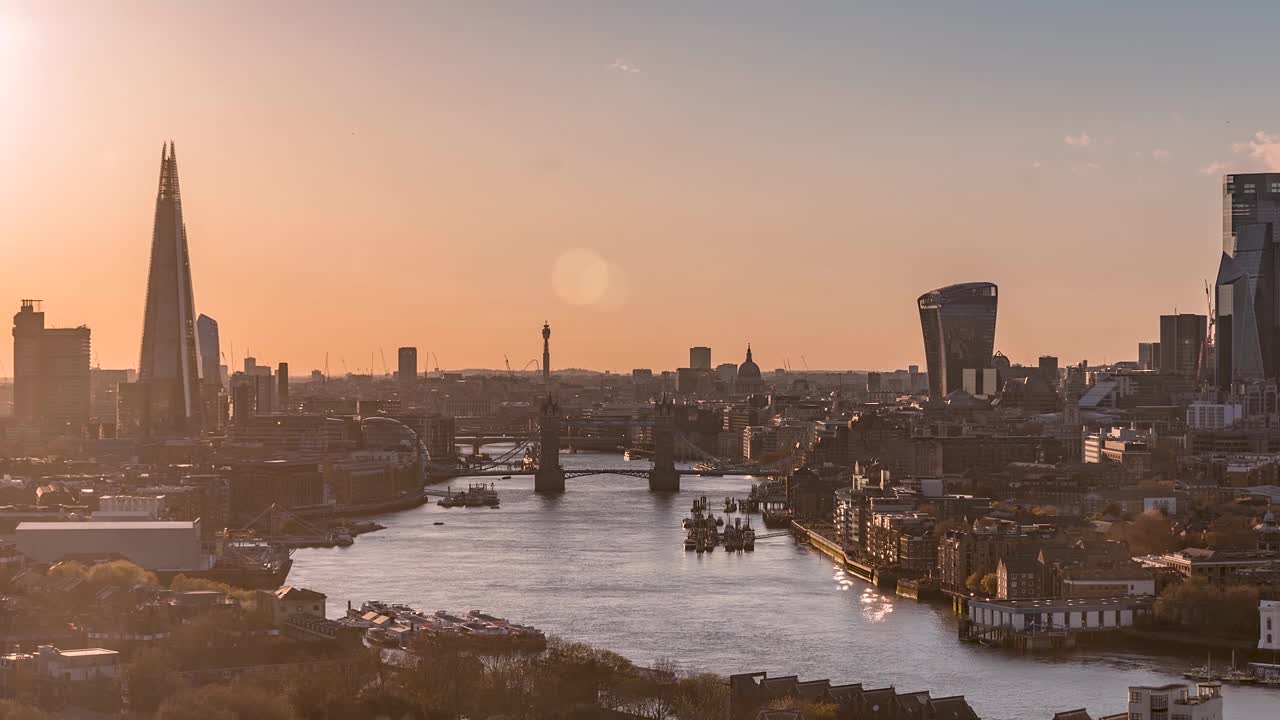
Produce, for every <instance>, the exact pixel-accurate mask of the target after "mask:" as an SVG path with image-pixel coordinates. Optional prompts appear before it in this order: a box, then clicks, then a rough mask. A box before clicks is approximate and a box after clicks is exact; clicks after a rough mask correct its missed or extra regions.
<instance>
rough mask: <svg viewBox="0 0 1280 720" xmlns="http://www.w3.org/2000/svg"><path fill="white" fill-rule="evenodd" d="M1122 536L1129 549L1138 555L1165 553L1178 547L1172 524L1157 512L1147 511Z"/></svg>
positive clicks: (1130, 524) (1134, 520)
mask: <svg viewBox="0 0 1280 720" xmlns="http://www.w3.org/2000/svg"><path fill="white" fill-rule="evenodd" d="M1124 535H1125V539H1126V540H1127V541H1128V543H1129V549H1130V550H1132V551H1133V552H1134V553H1136V554H1138V555H1154V554H1159V553H1166V552H1169V551H1170V550H1175V549H1177V548H1178V546H1179V543H1178V538H1177V536H1176V535H1175V534H1174V532H1173V523H1171V522H1170V521H1169V518H1167V517H1165V515H1164V513H1162V512H1160V511H1159V510H1148V511H1147V512H1144V513H1142V514H1141V515H1139V516H1137V517H1136V518H1134V519H1133V522H1131V523H1129V525H1128V527H1127V528H1126V529H1125V533H1124Z"/></svg>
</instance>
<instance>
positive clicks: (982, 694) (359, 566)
mask: <svg viewBox="0 0 1280 720" xmlns="http://www.w3.org/2000/svg"><path fill="white" fill-rule="evenodd" d="M564 463H565V467H566V469H570V470H572V469H575V468H591V467H611V466H617V465H620V464H621V460H620V459H619V458H618V457H616V456H604V455H597V454H586V453H584V454H579V455H573V456H564ZM488 481H489V479H488V478H486V479H485V482H486V483H487V482H488ZM752 481H753V478H749V477H744V476H735V475H730V476H726V477H714V478H713V477H697V476H693V475H687V476H685V477H684V478H682V480H681V485H682V492H681V493H679V494H663V493H651V492H649V488H648V483H647V481H645V480H644V479H641V478H631V477H625V476H600V477H592V478H583V479H581V480H577V481H574V482H572V483H570V484H569V486H568V490H567V492H565V493H564V494H562V495H556V496H544V495H539V494H537V493H535V492H533V478H531V477H528V476H522V475H514V476H512V478H511V479H510V480H505V481H500V482H498V491H499V492H500V493H501V495H502V511H501V512H489V511H484V512H459V511H457V510H446V509H445V508H441V507H438V506H436V505H435V504H434V503H430V504H427V505H425V506H423V507H420V508H417V509H414V510H410V511H407V512H401V513H396V514H394V515H384V516H380V517H377V518H372V519H374V520H376V521H377V522H379V523H381V524H383V525H386V526H387V529H386V530H382V531H380V532H377V533H373V534H371V535H368V536H366V537H362V538H360V540H359V542H357V543H356V544H355V545H353V546H351V547H348V548H344V549H342V550H341V551H336V550H299V551H297V552H296V553H295V554H294V556H293V557H294V560H295V565H294V569H293V572H292V573H291V575H290V577H289V581H290V583H291V584H294V585H297V586H300V587H305V588H315V589H322V590H323V591H324V592H325V593H326V594H327V595H328V596H329V597H328V601H327V605H328V608H329V609H330V611H331V612H332V613H333V614H334V615H337V614H338V613H339V612H341V611H344V610H345V605H346V601H347V600H351V601H352V602H353V603H355V604H356V605H357V606H358V605H359V604H360V603H361V602H362V601H363V600H365V599H368V598H379V599H382V600H385V601H387V602H403V603H405V604H408V605H412V606H415V607H457V608H485V609H487V610H488V611H490V612H493V613H495V614H497V615H500V616H502V617H509V618H519V619H520V621H521V622H527V623H529V624H532V625H535V626H537V627H539V628H541V629H542V630H543V631H544V632H546V633H547V634H548V636H551V635H559V636H562V637H566V638H571V639H573V640H575V641H580V642H584V643H588V644H591V645H594V646H596V647H607V648H611V649H613V650H615V651H617V652H619V653H621V654H622V655H624V656H626V657H628V658H631V659H633V660H634V661H635V662H637V663H638V664H642V665H651V664H654V663H656V662H658V661H659V660H664V659H667V660H671V661H674V662H676V663H678V664H679V665H680V666H681V667H683V668H704V669H707V670H712V671H716V672H719V673H722V674H724V675H731V674H734V673H739V672H755V671H760V670H768V671H769V672H770V675H771V676H773V675H774V674H787V675H790V674H796V675H799V676H800V677H813V678H823V677H831V678H848V679H856V680H857V681H859V682H863V683H865V684H866V686H868V687H888V686H889V685H895V686H896V687H899V688H903V689H904V690H917V689H924V688H929V689H930V690H931V691H932V692H933V694H934V695H935V696H944V695H949V694H954V695H960V694H964V695H966V697H967V698H968V699H969V700H970V703H971V704H972V705H973V707H974V709H975V710H976V711H977V713H978V715H979V716H980V717H982V718H984V720H1023V719H1024V718H1037V717H1048V716H1049V715H1052V712H1050V713H1047V714H1046V713H1045V712H1044V711H1045V709H1046V708H1055V709H1061V708H1069V707H1080V706H1081V705H1085V706H1087V707H1088V709H1089V710H1090V712H1091V713H1092V714H1093V715H1094V716H1095V717H1096V716H1098V715H1101V714H1106V713H1110V712H1114V711H1115V703H1114V701H1113V700H1112V699H1113V698H1117V697H1118V698H1123V697H1124V695H1125V693H1126V692H1127V688H1128V686H1129V685H1162V684H1166V683H1170V682H1180V681H1182V679H1183V678H1182V673H1183V672H1185V671H1186V670H1187V669H1188V668H1189V667H1191V666H1193V665H1197V664H1203V663H1204V659H1205V656H1204V653H1199V652H1178V651H1176V650H1175V651H1173V652H1157V651H1155V650H1151V651H1147V650H1144V649H1142V648H1140V647H1139V648H1133V649H1128V648H1126V649H1124V650H1120V651H1116V650H1113V649H1112V648H1109V647H1108V648H1089V649H1087V650H1082V651H1078V652H1074V653H1054V654H1024V653H1016V652H1012V651H1004V650H999V649H993V648H985V647H980V646H977V645H972V644H968V643H961V642H958V641H957V639H956V636H957V625H958V620H957V618H956V616H955V615H953V614H952V613H951V612H950V609H949V608H942V607H939V606H937V605H934V604H931V603H917V602H914V601H912V600H908V599H906V598H903V597H899V596H896V595H894V594H893V593H892V592H889V591H885V590H880V589H878V588H876V587H875V586H873V585H871V584H870V583H868V582H865V581H864V580H863V579H861V578H859V577H853V575H854V574H855V573H854V572H853V571H852V567H853V566H852V565H850V566H848V567H850V568H851V569H850V570H844V569H843V568H844V567H846V566H845V565H843V564H841V563H839V562H837V561H836V560H834V559H832V558H831V557H830V556H828V555H827V554H826V553H822V552H814V551H813V549H811V548H810V547H807V546H806V545H807V543H806V545H801V544H798V543H796V542H795V541H794V538H793V536H790V535H784V536H780V537H773V538H768V539H761V540H758V541H757V542H756V549H755V552H753V553H725V552H714V553H705V554H703V555H701V556H699V555H697V554H696V553H687V552H685V551H684V548H683V544H682V541H683V539H684V532H683V530H682V528H681V524H680V523H681V520H683V519H684V518H685V516H687V514H688V511H689V503H690V501H691V500H692V498H694V497H700V496H703V495H705V496H707V497H709V498H723V497H728V496H734V497H738V498H741V497H745V495H746V492H747V491H748V490H749V489H750V487H751V483H752ZM757 481H758V480H757ZM458 482H461V483H464V484H465V483H466V482H467V479H466V478H463V479H461V480H459V481H458ZM474 482H479V479H478V478H477V479H475V480H474ZM758 518H759V515H755V516H753V517H752V522H753V524H758ZM436 521H446V524H445V525H435V524H434V523H435V522H436ZM406 566H411V567H413V568H415V571H413V572H405V571H404V568H405V567H406ZM833 566H835V567H833ZM512 568H516V569H517V571H516V572H512ZM799 619H803V621H799ZM1224 657H1225V656H1224ZM1216 659H1217V654H1216V653H1215V660H1216ZM1215 664H1216V663H1215ZM974 677H980V678H982V682H981V683H975V682H974V681H973V678H974ZM1225 692H1226V693H1227V694H1228V695H1229V697H1228V700H1227V702H1228V704H1229V707H1230V708H1231V709H1230V710H1229V714H1228V717H1231V718H1236V719H1242V718H1254V717H1267V715H1266V713H1267V712H1270V711H1274V703H1275V702H1276V700H1277V699H1278V698H1280V693H1277V692H1276V691H1273V690H1269V689H1267V688H1261V687H1258V688H1246V687H1239V688H1237V687H1229V688H1226V689H1225ZM1086 698H1097V700H1096V701H1094V700H1086Z"/></svg>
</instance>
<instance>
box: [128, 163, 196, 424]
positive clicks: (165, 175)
mask: <svg viewBox="0 0 1280 720" xmlns="http://www.w3.org/2000/svg"><path fill="white" fill-rule="evenodd" d="M197 348H198V344H197V341H196V317H195V295H194V292H193V290H192V287H191V256H190V254H189V252H188V249H187V228H186V223H185V222H184V221H183V219H182V196H181V192H180V191H179V187H178V158H177V154H176V151H175V150H174V147H173V143H169V144H167V145H166V146H165V147H164V151H163V153H162V155H161V160H160V187H159V190H158V191H157V193H156V212H155V226H154V229H153V231H152V236H151V270H150V274H149V276H148V278H147V304H146V312H145V315H144V319H143V325H142V357H141V359H140V360H139V362H138V383H139V384H140V385H141V386H142V391H141V394H142V398H141V399H142V402H143V407H142V408H141V410H142V416H141V418H140V421H141V425H142V433H143V434H145V435H148V436H193V435H197V434H199V432H200V430H201V427H202V424H201V415H202V403H201V401H200V391H199V382H200V369H199V366H198V365H197V356H198V351H197Z"/></svg>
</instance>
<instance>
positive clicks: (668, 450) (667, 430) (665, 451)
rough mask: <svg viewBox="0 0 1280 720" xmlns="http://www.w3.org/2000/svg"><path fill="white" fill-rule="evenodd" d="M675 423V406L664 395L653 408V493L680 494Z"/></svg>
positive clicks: (651, 474)
mask: <svg viewBox="0 0 1280 720" xmlns="http://www.w3.org/2000/svg"><path fill="white" fill-rule="evenodd" d="M675 423H676V414H675V404H674V403H672V402H671V398H669V397H667V395H666V393H663V394H662V396H661V397H659V398H658V402H657V404H655V405H654V408H653V469H652V470H650V471H649V490H650V491H652V492H680V471H679V470H676V432H675Z"/></svg>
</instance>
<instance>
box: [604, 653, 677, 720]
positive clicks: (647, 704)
mask: <svg viewBox="0 0 1280 720" xmlns="http://www.w3.org/2000/svg"><path fill="white" fill-rule="evenodd" d="M678 671H679V668H677V667H676V664H675V663H674V662H672V661H671V660H667V659H660V660H658V661H657V662H655V663H654V664H653V667H652V668H650V669H649V670H647V671H638V672H636V673H634V674H633V675H632V676H631V677H629V678H627V679H625V680H623V681H622V683H621V688H620V690H619V693H618V694H619V695H621V696H622V697H623V698H624V699H625V703H624V704H625V706H626V708H627V710H628V711H629V712H630V713H631V714H634V715H637V716H639V717H642V718H645V719H646V720H667V718H669V717H671V714H672V713H673V712H674V710H675V694H676V680H677V677H678Z"/></svg>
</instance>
